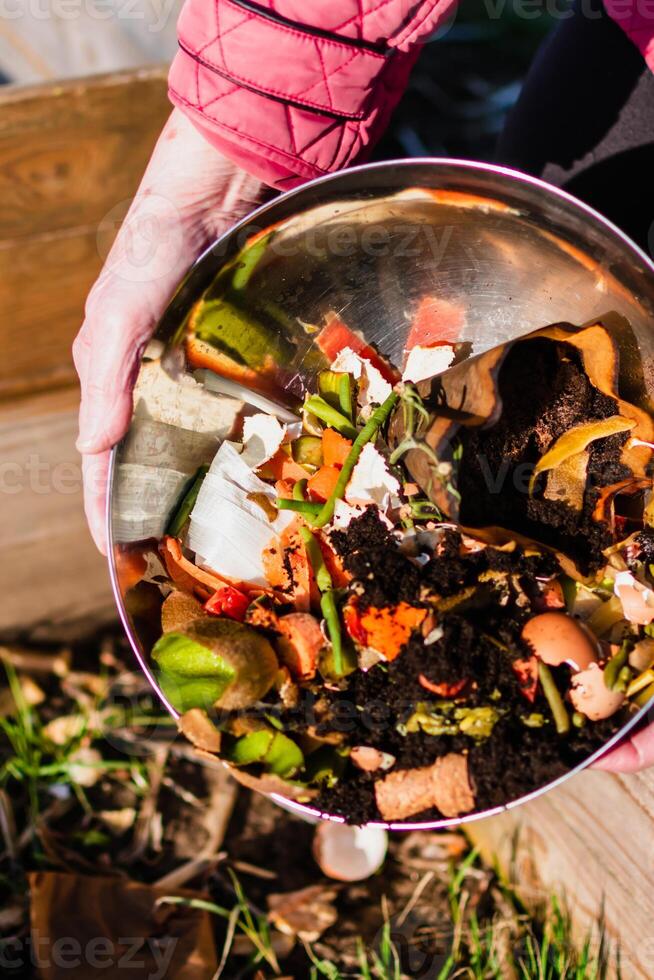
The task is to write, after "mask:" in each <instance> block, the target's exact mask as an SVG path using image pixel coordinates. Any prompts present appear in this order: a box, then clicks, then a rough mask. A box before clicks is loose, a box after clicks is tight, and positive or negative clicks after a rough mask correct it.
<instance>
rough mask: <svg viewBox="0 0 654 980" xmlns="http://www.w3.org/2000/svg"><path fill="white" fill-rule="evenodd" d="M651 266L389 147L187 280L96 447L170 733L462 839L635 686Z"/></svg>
mask: <svg viewBox="0 0 654 980" xmlns="http://www.w3.org/2000/svg"><path fill="white" fill-rule="evenodd" d="M653 316H654V267H653V265H652V262H651V260H650V259H649V258H648V257H647V256H646V255H645V254H644V253H642V252H641V251H640V250H639V249H638V248H637V247H636V246H635V245H634V244H633V243H631V242H630V241H629V240H628V239H627V238H626V237H625V236H624V235H623V234H622V233H621V232H620V231H619V230H618V229H616V228H615V227H614V226H612V225H611V224H609V223H608V222H607V221H606V220H604V219H603V218H602V217H601V216H600V215H598V214H597V213H595V212H594V211H593V210H592V209H590V208H589V207H587V206H586V205H584V204H582V203H580V202H578V201H576V200H575V199H573V198H572V197H570V196H569V195H567V194H565V193H564V192H562V191H559V190H556V189H554V188H552V187H550V186H548V185H546V184H544V183H542V182H540V181H538V180H536V179H533V178H530V177H526V176H524V175H522V174H519V173H516V172H512V171H509V170H505V169H502V168H499V167H494V166H491V165H484V164H476V163H469V162H463V161H452V160H417V161H416V160H409V161H399V162H389V163H382V164H375V165H370V166H365V167H360V168H356V169H353V170H350V171H347V172H343V173H339V174H335V175H332V176H329V177H325V178H322V179H319V180H316V181H313V182H312V183H309V184H307V185H305V186H303V187H301V188H299V189H297V190H294V191H291V192H289V193H287V194H283V195H281V196H280V197H278V198H276V199H275V200H273V201H272V202H270V203H268V204H266V205H264V206H263V207H262V208H260V209H259V210H258V211H256V212H254V213H253V214H252V215H251V216H249V217H248V218H246V219H245V220H244V221H242V222H241V223H240V224H239V225H237V226H236V227H235V228H234V229H232V230H231V231H230V232H229V233H227V234H226V235H225V236H224V237H223V238H221V239H220V240H219V241H217V242H216V243H215V244H214V245H213V246H212V247H211V248H210V249H208V250H207V251H206V252H205V253H204V254H203V255H202V256H201V257H200V258H199V259H198V260H197V262H196V263H195V265H194V266H193V267H192V269H191V270H190V272H189V273H188V275H187V277H186V278H185V280H184V281H183V283H182V284H181V285H180V287H179V289H178V290H177V292H176V294H175V296H174V297H173V299H172V301H171V303H170V305H169V307H168V309H167V311H166V313H165V315H164V316H163V318H162V320H161V322H160V324H159V327H158V329H157V332H156V334H155V336H154V338H153V340H152V341H151V343H150V344H149V345H148V347H147V349H146V351H145V353H144V355H143V360H142V364H141V368H140V373H139V377H138V380H137V384H136V389H135V395H134V413H133V420H132V424H131V428H130V430H129V433H128V434H127V436H126V437H125V439H124V440H123V441H122V442H121V444H120V445H119V446H117V447H116V449H115V450H114V452H113V457H112V467H111V474H110V492H109V500H108V534H109V541H110V549H109V556H110V557H109V561H110V569H111V576H112V581H113V585H114V590H115V594H116V600H117V603H118V607H119V610H120V614H121V617H122V620H123V623H124V625H125V629H126V631H127V634H128V636H129V639H130V642H131V644H132V646H133V648H134V652H135V654H136V657H137V658H138V661H139V663H140V666H141V668H142V669H143V671H144V672H145V674H146V676H147V678H148V679H149V682H150V684H151V685H152V687H153V689H154V690H155V691H156V693H157V695H158V696H159V698H160V699H161V701H162V702H163V704H164V705H165V706H166V708H167V709H168V710H169V711H170V712H171V714H172V715H173V716H174V717H175V718H176V719H177V723H178V725H179V727H180V729H181V731H182V732H183V733H184V734H185V735H186V736H187V737H188V738H189V739H190V740H191V741H192V742H193V743H194V744H195V745H196V747H197V748H198V751H199V752H200V753H202V754H203V755H204V756H206V755H207V754H209V755H210V756H211V757H212V758H214V759H216V760H220V761H221V762H222V763H224V764H225V765H227V766H228V767H229V768H230V770H231V771H232V773H233V774H234V776H235V778H236V779H238V780H239V781H240V782H241V783H243V784H245V785H246V786H249V787H251V788H252V789H255V790H258V791H260V792H263V793H265V794H268V795H270V796H272V797H273V798H274V799H275V800H276V801H277V802H279V803H280V804H281V805H284V806H286V807H288V808H290V809H292V810H294V811H296V812H298V813H301V814H304V815H306V816H307V817H308V818H318V817H322V818H329V819H332V820H337V821H341V822H343V821H344V822H347V823H352V824H376V825H378V826H384V827H387V828H392V829H409V828H418V827H419V828H438V827H444V826H448V825H453V824H459V823H462V822H465V821H468V820H471V819H475V818H478V817H481V816H484V815H488V814H491V813H496V812H499V811H501V810H502V809H505V808H507V807H512V806H515V805H517V804H519V803H520V802H523V801H524V800H527V799H530V798H532V797H534V796H535V795H537V794H539V793H541V792H543V791H544V790H546V789H548V788H551V787H552V786H554V785H556V784H557V783H559V782H560V781H561V780H563V779H566V778H568V777H569V776H571V775H572V774H573V773H575V772H577V771H579V770H580V769H582V768H584V767H585V766H587V765H589V764H590V763H591V762H592V761H593V760H594V759H596V758H597V757H598V756H599V755H600V754H601V753H603V752H605V751H606V750H607V749H608V748H609V747H610V746H612V745H613V744H615V743H616V742H617V741H618V740H619V739H620V738H623V737H624V735H625V734H626V733H627V732H628V731H629V730H630V729H631V728H632V727H633V726H634V725H637V724H638V723H639V721H641V720H642V719H643V717H644V715H645V713H646V712H647V710H648V707H649V706H650V705H651V703H652V698H653V697H654V574H653V573H654V500H653V497H652V465H653V455H652V454H653V451H654V417H653V415H652V401H651V395H652V382H653V378H652V363H653V361H652V325H653V323H654V320H653Z"/></svg>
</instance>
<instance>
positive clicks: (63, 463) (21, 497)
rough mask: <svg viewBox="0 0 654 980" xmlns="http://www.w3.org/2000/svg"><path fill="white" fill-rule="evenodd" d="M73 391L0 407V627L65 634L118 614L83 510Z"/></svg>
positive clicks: (32, 633)
mask: <svg viewBox="0 0 654 980" xmlns="http://www.w3.org/2000/svg"><path fill="white" fill-rule="evenodd" d="M77 407H78V392H77V390H76V389H72V388H71V389H67V390H65V391H59V392H53V393H48V394H45V395H41V396H38V397H35V398H32V399H30V400H29V401H26V402H24V403H23V404H19V405H17V406H15V407H7V406H5V407H3V408H2V409H0V541H2V562H0V595H1V596H2V602H1V603H0V632H1V633H2V634H3V635H8V634H12V633H16V634H21V635H23V636H25V635H27V636H31V637H33V638H50V639H52V638H55V637H56V638H65V637H67V636H69V635H74V634H75V632H76V631H77V630H79V628H80V623H82V622H84V623H88V622H90V621H92V622H94V623H96V624H100V623H102V622H105V621H109V620H110V619H113V618H115V615H116V612H115V606H114V603H113V598H112V595H111V589H110V585H109V575H108V571H107V564H106V560H105V559H104V558H103V557H102V556H101V555H100V554H99V553H98V552H97V551H96V549H95V546H94V545H93V542H92V541H91V538H90V535H89V533H88V530H87V527H86V521H85V518H84V513H83V509H82V494H81V472H80V459H79V456H78V454H77V452H76V450H75V437H76V433H77Z"/></svg>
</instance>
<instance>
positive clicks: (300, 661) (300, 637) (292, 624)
mask: <svg viewBox="0 0 654 980" xmlns="http://www.w3.org/2000/svg"><path fill="white" fill-rule="evenodd" d="M277 628H278V629H279V632H280V633H281V636H280V638H279V639H278V640H277V652H278V654H279V659H280V660H281V662H282V663H283V664H284V666H285V667H288V669H289V671H290V672H291V675H292V677H293V678H294V679H295V680H300V681H308V680H311V678H312V677H315V674H316V670H317V668H318V657H319V654H320V651H321V650H322V648H323V646H324V645H325V640H324V638H323V635H322V633H321V631H320V626H319V625H318V621H317V620H316V619H315V617H314V616H312V615H311V613H307V612H296V613H289V614H288V615H287V616H280V618H279V621H278V623H277Z"/></svg>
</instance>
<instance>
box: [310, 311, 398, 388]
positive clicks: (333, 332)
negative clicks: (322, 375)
mask: <svg viewBox="0 0 654 980" xmlns="http://www.w3.org/2000/svg"><path fill="white" fill-rule="evenodd" d="M316 343H317V344H318V347H319V348H320V350H321V351H322V352H323V354H324V355H325V357H326V358H327V360H328V361H330V362H331V361H333V360H334V359H335V358H336V356H337V355H338V354H340V352H341V351H342V350H343V348H344V347H349V348H350V349H351V350H353V351H354V353H355V354H358V355H359V357H362V358H363V359H364V360H366V361H370V363H371V364H372V366H373V367H376V368H377V370H378V371H379V373H380V374H381V376H382V377H383V378H384V379H385V380H386V381H388V383H389V384H392V385H394V384H397V382H398V381H399V380H400V375H399V372H398V371H397V370H396V369H395V368H394V367H393V365H392V364H390V363H389V362H388V361H386V360H385V359H384V358H383V357H382V356H381V354H378V353H377V351H376V350H375V348H374V347H371V346H370V344H367V343H366V341H365V340H364V338H363V337H362V336H361V335H360V334H358V333H357V332H356V331H354V330H351V329H350V327H348V326H347V324H345V323H343V321H342V320H339V318H338V317H337V316H335V315H332V316H331V317H330V319H329V321H328V322H327V324H326V325H325V326H324V327H323V328H322V330H321V331H320V333H319V334H318V336H317V337H316Z"/></svg>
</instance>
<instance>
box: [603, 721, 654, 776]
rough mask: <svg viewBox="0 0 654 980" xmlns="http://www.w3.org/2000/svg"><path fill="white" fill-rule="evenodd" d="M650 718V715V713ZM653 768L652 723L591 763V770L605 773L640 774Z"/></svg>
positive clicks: (653, 726) (653, 725)
mask: <svg viewBox="0 0 654 980" xmlns="http://www.w3.org/2000/svg"><path fill="white" fill-rule="evenodd" d="M650 716H651V713H650ZM649 766H654V723H653V724H649V725H648V724H646V725H645V726H644V727H643V728H639V729H638V730H637V731H636V732H634V734H633V735H628V736H627V738H626V739H624V741H622V742H620V744H619V745H617V746H616V747H615V748H614V749H611V750H610V752H607V753H606V755H603V756H601V758H599V759H598V760H597V762H595V763H593V766H592V768H593V769H603V770H604V771H605V772H619V773H627V772H640V770H641V769H647V768H648V767H649Z"/></svg>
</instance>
